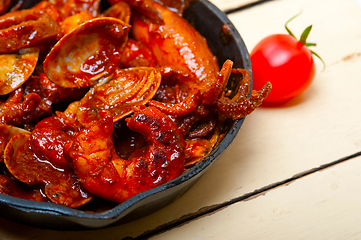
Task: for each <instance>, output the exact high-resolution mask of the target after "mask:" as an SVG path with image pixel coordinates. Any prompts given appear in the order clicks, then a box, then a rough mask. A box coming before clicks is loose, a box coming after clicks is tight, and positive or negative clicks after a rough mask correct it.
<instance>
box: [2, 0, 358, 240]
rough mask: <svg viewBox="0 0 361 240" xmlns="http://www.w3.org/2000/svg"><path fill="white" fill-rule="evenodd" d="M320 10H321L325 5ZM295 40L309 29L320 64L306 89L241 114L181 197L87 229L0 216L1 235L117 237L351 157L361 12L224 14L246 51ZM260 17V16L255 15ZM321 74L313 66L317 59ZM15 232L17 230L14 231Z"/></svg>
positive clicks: (272, 7) (283, 1)
mask: <svg viewBox="0 0 361 240" xmlns="http://www.w3.org/2000/svg"><path fill="white" fill-rule="evenodd" d="M325 6H327V8H326V7H325ZM301 9H303V13H302V15H301V16H299V18H298V19H295V21H294V22H292V23H291V24H290V27H291V28H292V29H294V33H295V34H296V35H300V33H301V32H302V30H303V29H304V28H305V27H306V26H308V25H309V24H314V28H313V30H312V32H311V35H310V39H309V40H310V41H314V42H317V43H318V46H317V52H318V53H319V54H320V55H321V56H322V57H323V59H324V60H325V62H326V64H327V68H326V70H325V71H323V72H321V71H320V70H318V71H317V76H316V79H315V81H314V82H313V84H312V86H311V87H310V88H309V89H308V90H307V91H306V92H305V93H304V94H303V95H302V96H300V97H299V98H297V99H294V100H293V101H291V102H290V103H289V104H287V105H285V106H283V107H279V108H272V109H270V108H259V109H257V110H256V112H254V113H253V114H252V115H251V116H249V117H247V119H246V121H245V124H244V126H243V127H242V129H241V131H240V133H239V135H238V136H237V138H236V139H235V141H234V143H233V144H232V145H231V146H230V147H229V149H228V150H227V152H226V153H225V154H224V155H223V156H222V158H221V159H220V160H219V161H218V162H217V163H216V164H214V165H213V166H212V168H211V169H210V170H209V171H208V172H207V173H206V174H205V175H204V176H203V177H202V178H201V180H200V181H199V182H198V183H197V184H196V185H195V186H194V187H193V188H192V189H191V190H190V191H188V192H187V193H186V194H185V195H184V196H182V197H181V198H179V199H178V200H177V201H176V202H174V203H173V204H171V205H169V206H167V207H166V208H164V209H162V210H160V211H158V212H156V213H154V214H152V215H150V216H148V217H145V218H143V219H140V220H138V221H135V222H132V223H129V224H125V225H122V226H118V227H111V228H107V229H101V230H94V231H89V232H66V231H65V232H55V231H49V230H39V229H37V228H31V227H27V226H22V225H20V224H16V223H12V222H10V221H7V220H5V219H0V224H1V225H2V226H6V228H0V238H5V237H7V239H14V240H18V239H38V240H41V239H49V237H51V238H52V239H55V240H56V239H78V238H80V237H81V238H87V239H88V240H92V239H99V238H102V237H104V236H109V237H112V238H118V239H122V238H123V237H127V236H131V237H135V236H138V235H140V234H142V233H143V232H145V231H147V230H152V229H154V228H156V227H158V226H161V225H163V224H166V223H168V222H170V221H173V220H176V219H178V218H180V217H182V216H183V215H186V214H192V213H194V212H197V211H198V210H199V209H201V208H203V207H207V206H211V205H214V204H219V203H223V202H226V201H229V200H230V199H233V198H236V197H239V196H242V195H244V194H247V193H250V192H253V191H254V190H256V189H259V188H262V187H264V186H267V185H269V184H272V183H276V182H279V181H283V180H284V179H287V178H290V177H292V176H293V175H296V174H298V173H300V172H303V171H307V170H309V169H312V168H314V167H318V166H320V165H322V164H325V163H328V162H331V161H334V160H336V159H339V158H342V157H344V156H347V155H349V154H352V153H355V152H358V151H359V149H360V146H361V138H360V136H361V125H360V122H361V112H360V111H359V103H360V102H361V94H359V89H361V68H360V67H359V66H360V64H361V58H360V56H361V54H360V53H361V39H360V38H361V9H360V8H359V7H358V5H357V4H356V3H355V2H354V1H352V0H347V1H341V0H327V1H326V0H318V1H313V0H279V1H271V2H268V3H264V4H262V5H261V6H259V7H254V8H250V9H247V10H245V11H241V12H239V13H235V14H231V15H230V18H231V20H232V21H233V23H234V24H235V25H236V26H237V28H238V30H239V31H240V33H241V35H242V37H243V38H244V40H245V42H246V44H247V46H248V47H249V49H252V48H253V46H254V45H255V44H256V43H257V42H258V41H259V40H261V38H263V37H265V36H266V35H268V34H271V33H278V32H281V33H282V32H285V31H284V29H283V25H284V23H285V21H287V20H288V19H289V18H290V17H292V16H293V15H295V14H297V13H298V12H299V11H300V10H301ZM260 16H262V17H260ZM317 67H318V69H321V64H320V62H317ZM19 229H22V231H19Z"/></svg>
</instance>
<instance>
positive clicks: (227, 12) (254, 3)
mask: <svg viewBox="0 0 361 240" xmlns="http://www.w3.org/2000/svg"><path fill="white" fill-rule="evenodd" d="M270 1H273V0H258V1H252V2H250V3H247V4H245V5H241V6H239V7H234V8H230V9H225V10H224V11H223V12H225V13H226V14H231V13H234V12H237V11H241V10H244V9H247V8H251V7H254V6H258V5H259V4H261V3H265V2H270Z"/></svg>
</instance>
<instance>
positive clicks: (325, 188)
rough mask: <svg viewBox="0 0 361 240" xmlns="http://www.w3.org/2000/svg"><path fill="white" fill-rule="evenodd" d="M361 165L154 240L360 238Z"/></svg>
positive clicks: (338, 168)
mask: <svg viewBox="0 0 361 240" xmlns="http://www.w3.org/2000/svg"><path fill="white" fill-rule="evenodd" d="M360 161H361V157H358V158H355V159H352V160H349V161H347V162H343V163H342V164H338V165H334V166H332V167H330V168H327V169H325V170H323V171H320V172H316V173H314V174H312V175H310V176H307V177H304V178H301V179H298V180H297V181H294V182H292V183H289V184H287V185H283V186H280V187H278V188H277V189H273V190H272V191H269V192H266V193H264V194H262V195H258V196H257V197H254V198H252V199H250V200H248V201H242V202H239V203H236V204H233V205H230V206H229V207H227V208H224V209H222V211H218V212H215V213H214V214H212V215H208V216H205V217H203V218H199V219H197V220H194V221H192V222H189V223H187V224H184V225H183V226H180V227H177V228H174V229H172V230H170V231H167V232H164V233H162V234H160V235H157V236H154V237H152V238H151V239H152V240H163V239H164V240H165V239H229V240H230V239H235V240H236V239H247V240H251V239H254V240H263V239H265V240H266V239H277V240H289V239H294V240H297V239H318V240H329V239H349V240H350V239H360V238H361V226H360V224H359V223H360V221H361V205H360V204H359V199H360V197H361V195H360V192H361V184H357V183H360V182H361V174H360V173H361V164H360ZM355 183H356V184H355Z"/></svg>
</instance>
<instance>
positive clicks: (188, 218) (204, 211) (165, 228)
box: [124, 151, 361, 240]
mask: <svg viewBox="0 0 361 240" xmlns="http://www.w3.org/2000/svg"><path fill="white" fill-rule="evenodd" d="M359 156H361V151H360V152H357V153H354V154H352V155H349V156H346V157H344V158H341V159H338V160H335V161H333V162H330V163H327V164H323V165H321V166H319V167H317V168H312V169H310V170H307V171H304V172H301V173H298V174H296V175H293V176H292V177H290V178H287V179H285V180H283V181H280V182H276V183H272V184H270V185H267V186H265V187H262V188H260V189H256V190H255V191H253V192H250V193H246V194H244V195H242V196H239V197H236V198H233V199H231V200H229V201H226V202H223V203H219V204H215V205H211V206H206V207H203V208H201V209H199V210H198V211H197V212H194V213H189V214H187V215H184V216H183V217H181V218H178V219H176V220H174V221H171V222H169V223H166V224H163V225H161V226H158V227H157V228H155V229H152V230H149V231H147V232H144V233H143V234H141V235H139V236H137V237H135V238H124V240H130V239H132V240H138V239H148V238H150V237H153V236H156V235H158V234H161V233H162V232H165V231H168V230H170V229H172V228H175V227H179V226H182V225H184V224H186V223H188V222H190V221H192V220H195V219H197V218H201V217H205V216H207V215H211V214H213V213H215V212H217V211H220V210H222V209H223V208H226V207H228V206H230V205H232V204H234V203H237V202H241V201H249V200H252V199H254V198H256V197H259V196H261V195H265V194H266V193H267V192H269V191H270V190H272V189H275V188H278V187H280V186H284V185H288V184H290V183H291V182H293V181H296V180H297V179H300V178H302V177H305V176H307V175H310V174H313V173H315V172H318V171H322V170H324V169H327V168H330V167H332V166H334V165H336V164H339V163H342V162H345V161H348V160H351V159H353V158H356V157H359Z"/></svg>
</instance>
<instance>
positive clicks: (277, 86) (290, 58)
mask: <svg viewBox="0 0 361 240" xmlns="http://www.w3.org/2000/svg"><path fill="white" fill-rule="evenodd" d="M251 62H252V68H253V87H254V89H256V90H259V89H261V88H262V87H263V86H264V85H265V84H266V82H268V81H269V82H271V84H272V90H271V92H270V93H269V94H268V96H267V98H266V99H264V100H263V101H264V102H282V101H286V100H289V99H291V98H293V97H295V96H297V95H299V94H301V93H302V92H303V91H305V90H306V89H307V87H308V86H309V85H310V84H311V82H312V80H313V78H314V76H315V64H314V61H313V58H312V53H311V51H310V50H309V49H308V48H307V46H305V45H304V44H303V43H301V42H299V41H298V40H297V39H295V38H294V37H293V36H291V35H287V34H275V35H271V36H268V37H266V38H265V39H263V40H262V41H261V42H259V43H258V44H257V45H256V47H255V48H254V49H253V50H252V52H251Z"/></svg>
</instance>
